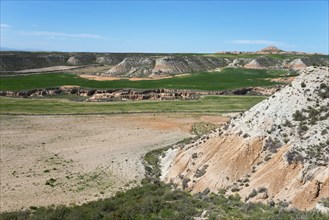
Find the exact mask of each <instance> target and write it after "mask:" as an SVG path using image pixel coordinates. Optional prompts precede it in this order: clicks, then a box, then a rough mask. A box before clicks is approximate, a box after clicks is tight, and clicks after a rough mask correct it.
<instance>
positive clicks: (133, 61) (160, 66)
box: [0, 47, 329, 77]
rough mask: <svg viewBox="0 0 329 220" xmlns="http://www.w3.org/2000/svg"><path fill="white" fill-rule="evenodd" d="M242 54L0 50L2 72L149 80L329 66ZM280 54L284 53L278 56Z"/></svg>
mask: <svg viewBox="0 0 329 220" xmlns="http://www.w3.org/2000/svg"><path fill="white" fill-rule="evenodd" d="M258 53H262V54H255V53H245V54H225V53H224V54H157V53H152V54H151V53H90V52H77V53H72V52H70V53H68V52H22V51H21V52H19V51H1V52H0V54H1V63H0V71H1V72H12V71H19V70H26V69H37V68H45V67H52V66H85V65H104V66H108V70H105V71H104V72H103V73H102V74H103V75H106V76H119V77H149V76H150V77H152V76H157V75H169V74H179V73H190V72H198V71H207V70H213V69H216V68H221V67H226V66H229V67H242V68H256V69H265V68H269V69H301V68H304V67H307V66H311V65H317V66H319V65H322V66H323V65H329V59H328V58H329V56H326V55H311V54H295V53H292V54H291V53H290V52H289V53H286V52H282V50H280V49H278V48H276V47H267V48H265V49H263V50H261V51H260V52H258ZM281 53H283V54H281Z"/></svg>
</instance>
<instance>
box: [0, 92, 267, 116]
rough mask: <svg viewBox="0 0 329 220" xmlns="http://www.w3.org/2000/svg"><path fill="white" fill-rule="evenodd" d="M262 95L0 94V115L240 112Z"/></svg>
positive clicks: (257, 100) (258, 99)
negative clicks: (95, 99) (82, 98)
mask: <svg viewBox="0 0 329 220" xmlns="http://www.w3.org/2000/svg"><path fill="white" fill-rule="evenodd" d="M264 99H265V97H263V96H205V97H202V98H200V99H198V100H174V101H135V102H134V101H127V102H111V103H109V102H105V103H90V102H72V101H68V100H65V99H23V98H7V97H0V102H1V107H0V113H1V114H111V113H142V112H144V113H150V112H152V113H161V112H190V113H193V112H199V113H229V112H241V111H244V110H246V109H248V108H250V107H251V106H253V105H255V104H256V103H258V102H260V101H262V100H264Z"/></svg>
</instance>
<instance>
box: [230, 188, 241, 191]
mask: <svg viewBox="0 0 329 220" xmlns="http://www.w3.org/2000/svg"><path fill="white" fill-rule="evenodd" d="M238 191H240V189H239V188H238V187H233V188H232V189H231V192H238Z"/></svg>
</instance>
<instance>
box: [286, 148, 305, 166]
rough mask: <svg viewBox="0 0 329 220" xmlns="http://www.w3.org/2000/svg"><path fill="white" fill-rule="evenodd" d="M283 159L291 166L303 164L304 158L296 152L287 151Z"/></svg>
mask: <svg viewBox="0 0 329 220" xmlns="http://www.w3.org/2000/svg"><path fill="white" fill-rule="evenodd" d="M285 158H286V160H287V162H288V164H292V163H293V162H303V161H304V157H303V156H302V155H301V154H300V153H298V152H297V151H288V153H286V155H285Z"/></svg>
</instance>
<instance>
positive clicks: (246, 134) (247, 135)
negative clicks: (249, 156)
mask: <svg viewBox="0 0 329 220" xmlns="http://www.w3.org/2000/svg"><path fill="white" fill-rule="evenodd" d="M242 137H243V138H247V137H250V136H249V134H248V133H245V134H244V135H243V136H242Z"/></svg>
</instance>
